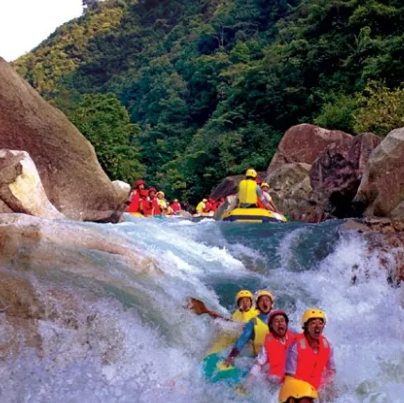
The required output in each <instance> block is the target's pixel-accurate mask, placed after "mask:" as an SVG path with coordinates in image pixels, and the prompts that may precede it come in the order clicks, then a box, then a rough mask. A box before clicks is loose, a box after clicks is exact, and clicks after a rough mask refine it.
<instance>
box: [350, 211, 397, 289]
mask: <svg viewBox="0 0 404 403" xmlns="http://www.w3.org/2000/svg"><path fill="white" fill-rule="evenodd" d="M343 228H344V229H345V230H349V231H356V232H358V233H362V234H363V236H364V238H365V240H366V245H367V248H368V256H371V255H376V256H377V258H378V260H379V265H380V267H381V268H384V270H386V273H387V280H388V281H389V282H390V283H391V284H392V285H393V286H398V285H399V284H400V283H401V282H402V281H403V280H404V223H403V222H400V221H394V220H391V219H389V218H385V217H382V218H379V217H367V218H364V219H356V220H347V221H346V222H345V223H344V224H343ZM356 281H357V276H356V271H355V268H353V277H352V282H353V283H354V284H355V283H356Z"/></svg>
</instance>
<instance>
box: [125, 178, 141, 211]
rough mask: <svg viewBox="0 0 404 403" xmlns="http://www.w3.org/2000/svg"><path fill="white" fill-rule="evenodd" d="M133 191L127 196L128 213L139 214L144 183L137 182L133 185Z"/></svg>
mask: <svg viewBox="0 0 404 403" xmlns="http://www.w3.org/2000/svg"><path fill="white" fill-rule="evenodd" d="M132 187H133V191H132V193H131V194H130V196H129V206H128V209H127V212H128V213H139V212H140V202H141V199H142V197H141V191H142V190H145V182H144V180H143V179H139V180H137V181H136V182H135V183H134V184H133V185H132Z"/></svg>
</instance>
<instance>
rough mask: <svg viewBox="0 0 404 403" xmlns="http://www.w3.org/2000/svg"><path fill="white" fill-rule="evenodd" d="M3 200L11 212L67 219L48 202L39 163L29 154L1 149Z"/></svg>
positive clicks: (0, 175)
mask: <svg viewBox="0 0 404 403" xmlns="http://www.w3.org/2000/svg"><path fill="white" fill-rule="evenodd" d="M0 199H1V200H2V202H3V203H4V205H6V206H7V207H8V209H9V211H7V212H19V213H26V214H31V215H34V216H38V217H45V218H64V215H63V214H62V213H60V212H59V211H58V210H57V209H56V208H55V206H53V205H52V203H51V202H50V201H49V200H48V198H47V196H46V193H45V190H44V188H43V186H42V183H41V179H40V178H39V175H38V172H37V170H36V167H35V164H34V162H33V161H32V159H31V158H30V156H29V155H28V153H26V152H25V151H10V150H0Z"/></svg>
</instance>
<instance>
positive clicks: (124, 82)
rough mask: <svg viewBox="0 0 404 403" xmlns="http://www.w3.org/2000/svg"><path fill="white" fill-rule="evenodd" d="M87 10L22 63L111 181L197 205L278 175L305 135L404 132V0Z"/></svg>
mask: <svg viewBox="0 0 404 403" xmlns="http://www.w3.org/2000/svg"><path fill="white" fill-rule="evenodd" d="M85 3H86V4H87V5H88V7H87V9H86V12H85V15H83V16H82V17H81V18H79V19H77V20H74V21H71V22H70V23H68V24H65V25H64V26H62V27H60V28H58V30H57V31H56V32H55V33H54V34H53V35H51V36H50V37H49V38H48V39H47V40H46V41H45V42H44V43H43V44H42V45H41V46H39V47H38V48H37V49H35V50H34V52H33V53H30V54H28V55H26V56H24V57H22V58H21V59H20V60H18V61H17V62H16V63H15V64H16V67H17V68H18V70H19V72H20V74H22V75H23V76H24V77H26V78H27V79H28V80H29V82H30V83H31V84H32V85H34V86H35V87H36V88H37V89H38V90H39V91H40V92H41V94H42V95H44V96H45V97H46V98H47V99H50V100H51V101H52V103H53V104H55V105H56V106H58V107H61V108H62V109H63V110H64V111H65V112H66V113H67V114H68V115H69V116H70V118H71V119H72V120H73V121H74V122H75V123H76V124H77V125H78V126H79V127H80V129H81V131H82V132H83V133H84V134H85V135H86V137H87V138H88V139H89V140H90V141H91V142H92V143H93V144H94V146H95V149H96V152H97V155H98V157H99V160H100V162H101V164H102V165H103V167H104V169H106V170H107V172H108V174H109V175H110V176H111V178H118V177H119V178H120V179H126V180H130V178H134V177H136V176H138V175H143V174H144V173H146V179H147V181H148V183H150V184H153V185H156V186H158V187H159V188H161V189H163V190H165V192H166V194H167V195H169V197H171V196H175V197H182V198H183V200H189V201H191V202H193V203H195V202H197V201H198V200H199V199H200V197H201V195H207V194H209V193H210V191H211V189H212V188H213V187H214V186H216V185H217V184H218V183H219V182H220V181H221V180H222V179H223V177H225V176H226V175H230V174H239V173H242V172H243V171H244V170H245V169H246V168H248V167H250V166H253V167H254V168H256V169H258V170H265V169H266V168H267V166H268V163H269V161H270V159H271V157H272V156H273V154H274V152H275V150H276V147H277V145H278V143H279V141H280V139H281V137H282V134H283V133H284V132H285V131H286V130H287V129H288V128H289V127H290V126H292V125H294V124H298V123H302V122H308V123H316V124H318V125H321V126H324V127H327V128H329V129H340V130H344V131H347V132H350V133H356V132H359V131H363V130H373V131H375V132H376V133H379V134H381V135H384V134H385V133H386V132H388V131H389V130H390V129H391V128H393V127H394V126H397V125H403V123H404V122H403V111H402V110H403V101H402V97H403V90H402V87H401V83H402V82H404V72H403V71H404V70H403V68H402V65H403V60H404V3H403V1H402V0H215V1H213V0H207V1H199V0H142V1H136V0H114V1H112V0H110V1H102V2H95V0H85ZM90 5H91V7H90ZM373 81H374V82H377V83H379V82H383V83H384V84H375V83H374V82H373ZM368 83H369V84H368ZM366 86H367V87H366ZM107 93H113V94H114V96H112V95H108V94H107ZM88 94H92V95H88ZM96 94H104V95H99V96H98V95H96ZM83 96H85V97H84V99H83ZM111 97H113V98H111ZM118 99H119V101H120V102H121V103H122V105H121V104H120V102H119V101H118ZM125 108H126V109H125ZM126 110H127V111H128V112H129V116H130V120H129V118H128V113H127V112H126ZM130 122H132V123H133V124H134V123H136V124H137V125H135V126H131V124H130ZM139 161H140V162H139ZM145 166H146V167H147V169H145ZM127 178H129V179H127ZM174 193H175V194H174Z"/></svg>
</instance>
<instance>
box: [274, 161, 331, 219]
mask: <svg viewBox="0 0 404 403" xmlns="http://www.w3.org/2000/svg"><path fill="white" fill-rule="evenodd" d="M310 168H311V166H310V165H309V164H303V163H294V164H286V165H283V166H281V167H280V168H278V169H277V170H275V171H274V172H272V173H271V174H270V175H269V176H268V177H267V179H266V181H267V182H268V183H269V184H270V186H271V188H270V189H269V193H270V195H271V196H272V199H273V201H274V203H275V205H276V206H277V207H278V209H279V210H280V211H282V213H283V214H286V215H287V216H289V217H290V218H291V219H292V220H294V221H305V222H319V221H322V220H323V219H324V218H325V217H324V213H323V208H322V205H321V204H319V203H317V202H316V201H314V200H311V195H312V188H311V185H310V177H309V171H310Z"/></svg>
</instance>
